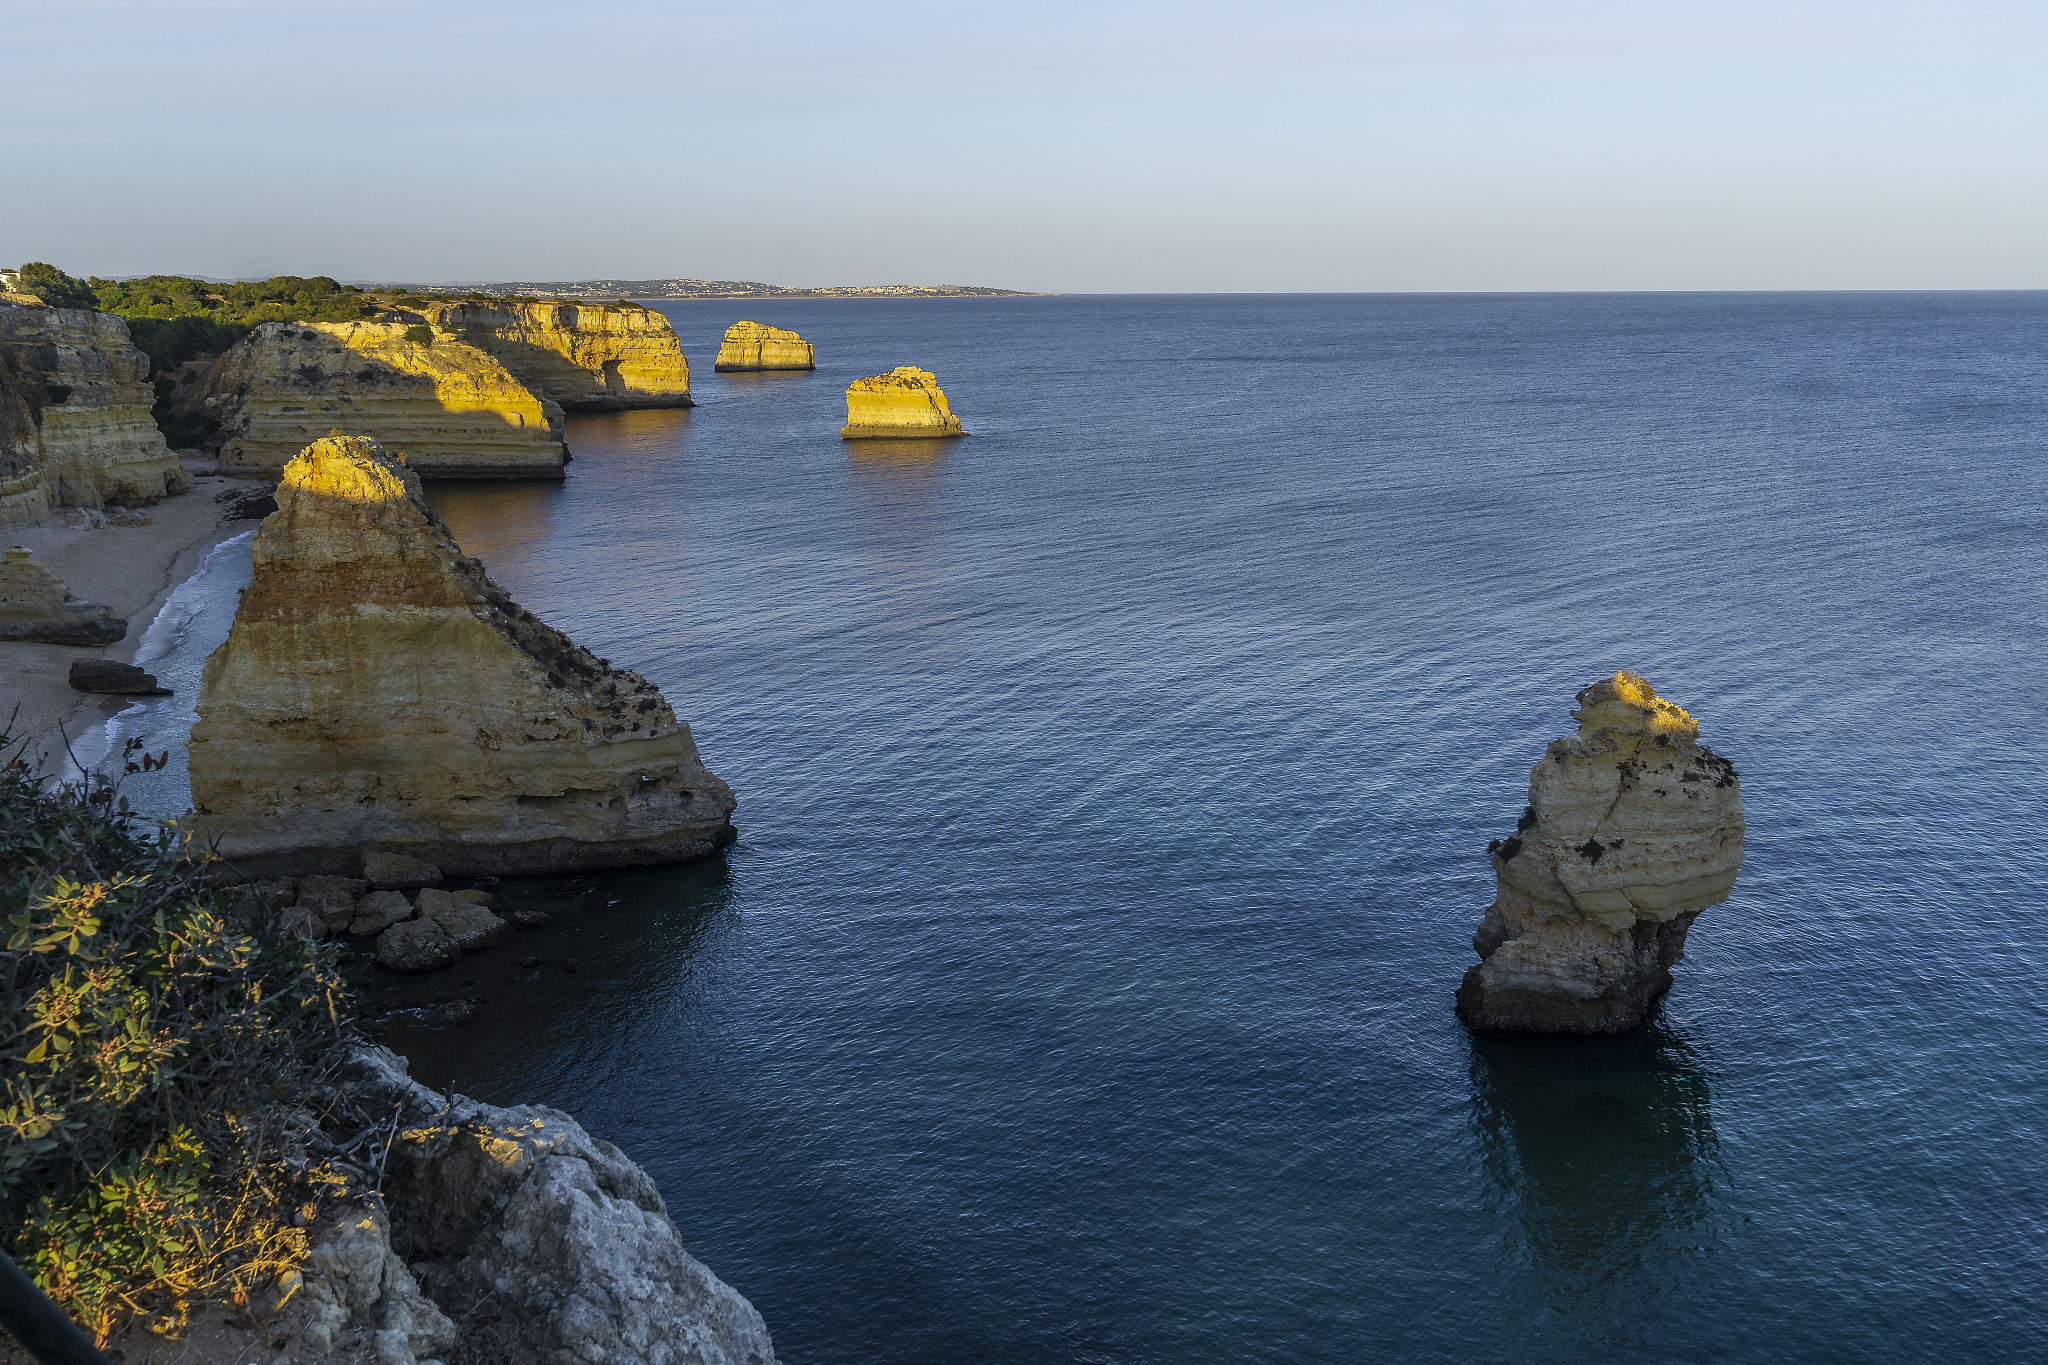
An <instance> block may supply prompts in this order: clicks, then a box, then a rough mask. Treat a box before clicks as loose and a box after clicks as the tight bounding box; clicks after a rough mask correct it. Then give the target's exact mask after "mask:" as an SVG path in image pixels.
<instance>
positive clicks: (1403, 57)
mask: <svg viewBox="0 0 2048 1365" xmlns="http://www.w3.org/2000/svg"><path fill="white" fill-rule="evenodd" d="M0 35H4V46H5V48H6V49H7V51H8V53H9V57H8V60H7V62H6V67H5V75H4V77H0V264H6V265H13V264H17V263H19V262H21V261H24V260H48V261H52V262H55V263H56V264H58V265H60V266H62V267H63V268H65V269H66V270H69V271H70V272H71V273H73V274H78V275H86V274H98V275H127V274H139V273H147V272H166V273H199V274H209V275H219V276H249V275H255V276H265V275H270V274H277V273H291V274H306V275H311V274H327V275H333V276H336V277H338V278H341V279H367V280H406V281H414V282H456V281H484V280H537V279H538V280H563V279H589V278H597V277H611V278H659V277H669V276H685V277H694V278H707V279H751V280H765V281H770V282H773V283H778V284H791V285H828V284H969V285H995V286H1000V287H1005V288H1014V289H1030V290H1044V291H1056V292H1062V293H1097V292H1150V291H1169V292H1182V291H1186V292H1196V291H1382V290H1385V291H1406V290H1609V289H1619V290H1638V289H1685V290H1690V289H2006V288H2042V287H2048V231H2044V228H2048V5H2044V4H2041V3H2039V0H2032V3H1976V2H1973V0H1947V2H1946V3H1939V4H1935V3H1918V2H1915V3H1892V2H1888V0H1859V2H1858V3H1842V4H1838V3H1818V2H1816V3H1745V2H1744V0H1717V2H1713V3H1708V2H1705V0H1702V2H1700V3H1690V4H1675V3H1658V0H1626V2H1621V0H1612V2H1610V0H1547V2H1546V3H1483V2H1480V0H1471V2H1468V3H1459V2H1458V0H1444V2H1442V3H1420V2H1417V3H1378V4H1376V3H1352V4H1320V3H1284V2H1282V3H1265V4H1252V3H1246V0H1234V2H1233V3H1228V4H1212V3H1206V0H1175V2H1174V3H1118V2H1117V0H1100V2H1099V3H1091V4H1068V3H1063V2H1061V0H1035V3H1032V4H1028V5H1027V4H1003V5H994V4H983V5H956V4H906V3H892V2H890V0H863V2H862V3H860V4H850V3H829V4H818V3H811V2H810V0H776V2H775V3H769V4H755V3H748V0H726V2H725V3H721V4H716V5H710V4H694V3H653V2H651V0H650V2H642V0H583V2H582V3H577V4H570V3H565V2H564V0H550V2H549V3H545V4H535V3H528V2H527V0H493V2H492V3H487V4H484V3H439V2H437V0H413V2H412V3H387V2H386V0H347V2H346V3H334V2H333V0H264V2H263V3H242V2H241V0H218V2H215V3H201V2H197V0H147V2H146V3H145V2H141V0H64V3H61V4H53V3H50V2H49V0H35V2H34V3H25V2H24V0H0Z"/></svg>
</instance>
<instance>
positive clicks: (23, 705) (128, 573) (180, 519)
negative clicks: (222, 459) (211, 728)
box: [0, 462, 253, 773]
mask: <svg viewBox="0 0 2048 1365" xmlns="http://www.w3.org/2000/svg"><path fill="white" fill-rule="evenodd" d="M188 467H189V468H191V469H192V470H193V473H194V476H195V477H194V480H193V486H192V489H191V491H190V492H187V493H181V494H178V495H176V496H174V497H168V498H165V499H164V500H163V501H162V502H160V503H158V504H157V505H156V506H154V507H150V508H147V509H145V510H147V511H148V513H149V516H150V524H149V525H147V526H102V527H98V528H96V529H95V528H88V527H83V526H71V525H66V524H65V521H64V517H63V514H62V513H52V514H51V516H50V517H49V518H48V519H47V520H46V521H45V522H44V523H43V524H42V525H40V526H16V527H8V528H4V529H0V539H4V542H5V543H6V544H9V545H25V546H27V547H28V548H29V549H31V550H33V551H35V554H36V557H37V558H38V559H40V560H42V561H43V562H44V563H45V564H48V565H49V566H50V567H51V568H52V569H54V570H56V572H57V573H58V575H59V576H60V577H62V578H63V580H64V581H65V583H66V584H67V585H68V586H69V587H70V589H71V592H72V594H73V595H74V596H77V597H82V598H85V599H87V600H88V601H93V602H105V603H106V604H108V605H109V606H111V607H112V608H113V609H114V610H115V612H117V613H118V614H120V615H122V616H124V617H126V618H127V621H128V633H127V635H126V636H124V637H123V638H122V639H120V640H118V641H116V642H115V643H114V644H111V645H105V646H99V647H90V648H81V647H78V646H72V645H38V644H8V645H6V646H4V647H0V699H4V700H0V724H6V723H7V720H8V718H9V717H13V718H14V719H13V721H12V724H11V726H10V727H9V728H10V730H11V733H12V735H13V736H14V737H15V738H22V737H26V739H27V741H28V752H29V754H30V756H31V758H32V761H34V762H36V763H37V764H38V765H39V766H40V768H41V770H42V771H44V772H46V773H55V772H58V771H60V770H61V769H62V767H63V764H64V746H65V742H66V739H67V738H68V739H69V740H71V741H74V742H75V741H76V740H77V739H78V738H79V736H80V735H81V734H83V733H84V732H86V731H87V730H89V729H90V728H91V727H93V726H95V725H97V724H98V723H100V722H101V721H103V720H105V719H106V718H108V717H109V716H112V715H114V714H115V713H117V712H119V711H120V710H121V709H122V708H123V707H125V706H127V705H128V704H129V702H130V700H131V699H130V698H127V697H109V696H94V695H89V694H87V693H82V692H74V691H72V689H71V685H70V682H69V677H70V672H71V664H72V661H73V660H75V659H90V658H107V659H118V660H121V661H122V662H124V663H125V662H128V661H129V660H131V659H132V658H133V657H134V654H135V650H136V647H137V646H138V645H140V644H141V643H142V637H143V635H144V634H145V633H146V632H147V631H148V630H149V624H150V622H151V621H153V620H155V619H156V614H157V612H158V611H159V610H160V609H161V608H162V607H163V604H164V601H165V599H166V598H168V597H169V596H170V594H171V590H172V589H174V588H175V587H177V585H178V584H179V583H182V582H183V581H184V580H185V579H186V578H187V577H189V576H190V575H191V573H192V571H193V570H194V569H195V568H196V567H197V566H198V564H199V562H200V561H201V560H202V559H203V558H205V556H206V552H207V551H208V550H210V549H212V548H213V547H214V546H215V545H217V544H219V543H220V542H221V541H222V540H223V539H225V538H226V537H228V536H231V535H234V534H237V533H238V532H239V531H244V530H247V529H248V528H249V527H250V526H251V525H252V524H253V523H251V522H247V521H226V520H224V519H223V518H224V515H225V510H226V509H224V508H223V507H222V506H221V504H220V503H219V502H218V501H217V499H218V498H219V496H220V493H221V492H222V490H224V489H226V488H230V487H234V488H241V489H246V488H247V487H248V486H249V485H248V483H247V482H246V481H243V480H236V479H224V478H221V477H219V476H218V475H215V474H213V473H211V472H205V473H202V472H200V471H201V470H208V471H210V469H211V464H210V462H209V463H207V464H203V465H202V464H197V463H194V464H190V465H188ZM17 708H18V710H17ZM81 757H83V755H81Z"/></svg>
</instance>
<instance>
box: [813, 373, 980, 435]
mask: <svg viewBox="0 0 2048 1365" xmlns="http://www.w3.org/2000/svg"><path fill="white" fill-rule="evenodd" d="M839 434H840V435H841V436H843V437H845V438H846V439H847V440H858V439H860V438H862V437H883V436H895V437H904V436H964V435H966V433H965V432H964V431H962V430H961V429H960V419H959V418H958V417H955V416H954V415H953V410H952V409H951V408H949V407H947V406H946V395H945V391H944V390H942V389H940V388H939V381H938V378H937V376H935V375H933V374H932V372H931V371H929V370H920V369H918V368H917V367H916V366H915V365H899V366H897V367H896V368H895V369H893V370H891V371H890V372H889V373H887V374H878V375H872V376H870V377H869V378H866V379H856V380H854V381H853V382H852V383H851V384H848V385H847V386H846V425H845V426H843V427H841V428H840V429H839Z"/></svg>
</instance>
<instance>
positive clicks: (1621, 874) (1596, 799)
mask: <svg viewBox="0 0 2048 1365" xmlns="http://www.w3.org/2000/svg"><path fill="white" fill-rule="evenodd" d="M1578 703H1579V705H1578V709H1577V710H1575V711H1573V712H1572V716H1573V718H1574V719H1576V720H1577V721H1578V722H1579V732H1578V733H1577V734H1576V735H1570V736H1567V737H1566V738H1564V739H1559V740H1553V741H1552V742H1551V744H1550V747H1549V748H1548V749H1547V750H1546V751H1545V752H1544V755H1543V758H1542V760H1541V761H1540V762H1538V763H1537V764H1536V766H1535V768H1533V769H1532V770H1531V771H1530V774H1529V806H1528V809H1527V811H1526V812H1525V813H1524V814H1523V816H1522V819H1521V822H1520V823H1519V824H1518V825H1517V826H1516V828H1515V833H1514V835H1513V836H1512V837H1511V838H1508V839H1506V840H1497V841H1495V843H1494V844H1493V845H1492V859H1493V870H1494V876H1495V879H1496V891H1495V894H1494V901H1493V904H1492V905H1491V906H1490V907H1488V909H1487V911H1486V918H1485V920H1484V921H1483V922H1482V923H1481V924H1480V926H1479V932H1478V933H1476V934H1474V935H1473V937H1472V946H1473V947H1474V948H1476V949H1477V950H1478V952H1479V956H1480V957H1481V958H1482V959H1483V960H1482V961H1481V962H1480V964H1479V965H1478V966H1476V967H1474V968H1472V969H1471V970H1470V971H1468V972H1467V973H1466V974H1465V981H1464V984H1463V985H1462V986H1460V987H1459V988H1458V1010H1459V1012H1460V1013H1461V1014H1463V1015H1464V1016H1465V1018H1466V1020H1467V1021H1468V1022H1469V1023H1470V1024H1471V1025H1472V1026H1473V1027H1475V1028H1483V1029H1518V1030H1526V1031H1530V1032H1539V1033H1619V1032H1620V1031H1621V1030H1623V1029H1626V1028H1632V1027H1634V1026H1635V1025H1636V1024H1639V1023H1641V1022H1642V1020H1643V1016H1644V1015H1645V1014H1647V1013H1648V1011H1649V1008H1650V1005H1651V1004H1652V1002H1654V1001H1655V1000H1656V999H1657V997H1658V996H1660V995H1662V994H1663V993H1664V992H1665V991H1667V990H1669V989H1670V988H1671V967H1672V964H1674V963H1676V962H1677V961H1678V960H1679V959H1680V958H1681V957H1683V956H1684V955H1685V935H1686V931H1687V930H1688V929H1690V928H1691V927H1692V922H1693V921H1694V920H1695V919H1697V918H1698V917H1699V914H1700V912H1701V911H1702V910H1705V909H1706V908H1707V907H1708V906H1711V905H1717V904H1719V903H1720V902H1721V901H1723V900H1726V899H1727V898H1728V892H1729V888H1731V887H1732V886H1734V884H1735V873H1736V870H1737V868H1739V867H1740V866H1741V864H1742V789H1741V786H1740V784H1739V783H1738V782H1737V780H1736V775H1735V767H1734V765H1733V764H1731V763H1730V762H1729V761H1728V760H1727V759H1725V758H1722V757H1721V756H1720V755H1718V754H1716V753H1715V752H1714V751H1713V750H1711V749H1709V748H1707V747H1706V746H1705V745H1703V744H1701V743H1700V742H1699V724H1698V722H1696V721H1695V720H1693V718H1692V717H1691V716H1689V715H1687V714H1686V713H1685V712H1684V711H1682V710H1680V709H1679V708H1678V707H1676V706H1673V705H1672V704H1671V703H1670V702H1667V701H1665V700H1664V699H1663V698H1661V697H1659V696H1658V695H1657V693H1656V690H1655V689H1653V688H1652V687H1651V686H1650V684H1649V683H1647V682H1645V681H1644V680H1643V679H1642V678H1640V677H1638V676H1636V675H1635V674H1634V673H1629V672H1626V671H1624V672H1620V673H1616V674H1615V675H1614V676H1613V677H1612V678H1607V679H1603V680H1602V681H1600V682H1597V683H1594V684H1593V685H1592V686H1591V687H1588V688H1586V689H1584V690H1583V691H1581V692H1580V693H1579V694H1578Z"/></svg>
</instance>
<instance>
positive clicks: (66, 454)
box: [0, 303, 191, 522]
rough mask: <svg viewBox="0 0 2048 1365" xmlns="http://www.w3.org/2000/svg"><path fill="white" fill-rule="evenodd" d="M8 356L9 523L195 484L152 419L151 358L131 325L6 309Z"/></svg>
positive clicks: (2, 310)
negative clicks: (59, 509) (140, 346)
mask: <svg viewBox="0 0 2048 1365" xmlns="http://www.w3.org/2000/svg"><path fill="white" fill-rule="evenodd" d="M0 357H4V359H0V522H5V521H16V522H21V521H34V520H36V519H38V518H39V517H41V516H42V515H43V513H44V511H45V510H47V508H49V507H98V506H100V505H101V504H102V503H109V502H112V503H121V504H125V505H136V504H141V503H148V502H154V501H156V500H157V499H158V498H161V497H163V496H164V495H165V494H167V493H176V492H180V491H182V490H183V489H185V488H187V487H189V486H190V482H191V480H190V479H189V477H188V476H187V475H186V473H185V469H184V467H183V466H182V465H180V464H179V463H178V458H177V456H175V455H173V454H172V453H171V450H170V447H169V446H167V445H166V444H165V443H164V438H163V433H162V432H161V431H159V430H157V425H156V420H155V419H154V418H153V417H151V416H150V410H149V409H150V404H151V403H152V402H153V401H154V399H155V394H154V392H153V391H152V390H151V388H150V386H149V359H148V357H147V356H145V355H143V354H142V352H140V351H138V350H136V349H135V343H134V342H133V340H131V339H130V337H129V335H128V324H127V323H125V322H123V321H121V319H119V318H117V317H112V316H110V315H108V314H106V313H95V312H93V311H91V310H90V309H85V308H42V307H31V306H23V305H19V304H13V303H0ZM31 466H32V467H33V468H31Z"/></svg>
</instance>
